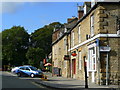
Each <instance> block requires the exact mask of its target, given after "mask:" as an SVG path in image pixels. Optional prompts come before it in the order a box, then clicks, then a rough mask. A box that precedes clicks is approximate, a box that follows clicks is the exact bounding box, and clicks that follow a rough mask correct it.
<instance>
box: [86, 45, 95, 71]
mask: <svg viewBox="0 0 120 90" xmlns="http://www.w3.org/2000/svg"><path fill="white" fill-rule="evenodd" d="M93 48H94V54H93V50H92V49H93ZM88 50H89V51H88V52H89V53H88V71H96V54H97V53H96V44H95V43H94V44H92V45H90V46H88ZM93 59H94V60H93ZM94 65H95V66H94Z"/></svg>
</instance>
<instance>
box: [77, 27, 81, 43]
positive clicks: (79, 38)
mask: <svg viewBox="0 0 120 90" xmlns="http://www.w3.org/2000/svg"><path fill="white" fill-rule="evenodd" d="M80 28H81V26H78V43H81V33H80Z"/></svg>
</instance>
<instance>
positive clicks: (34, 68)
mask: <svg viewBox="0 0 120 90" xmlns="http://www.w3.org/2000/svg"><path fill="white" fill-rule="evenodd" d="M30 69H31V70H34V71H36V70H38V69H37V68H36V67H30Z"/></svg>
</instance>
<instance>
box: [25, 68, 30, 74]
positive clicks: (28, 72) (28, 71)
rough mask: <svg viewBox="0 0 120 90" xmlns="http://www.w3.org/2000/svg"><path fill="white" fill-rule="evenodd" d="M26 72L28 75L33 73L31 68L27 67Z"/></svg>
mask: <svg viewBox="0 0 120 90" xmlns="http://www.w3.org/2000/svg"><path fill="white" fill-rule="evenodd" d="M25 72H26V74H27V75H30V74H31V71H30V69H29V67H25Z"/></svg>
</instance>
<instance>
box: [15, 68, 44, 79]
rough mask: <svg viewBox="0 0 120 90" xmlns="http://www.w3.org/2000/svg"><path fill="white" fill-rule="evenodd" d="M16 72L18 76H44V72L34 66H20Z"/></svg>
mask: <svg viewBox="0 0 120 90" xmlns="http://www.w3.org/2000/svg"><path fill="white" fill-rule="evenodd" d="M16 74H17V76H18V77H21V76H30V77H32V78H33V77H36V76H38V77H42V76H43V72H42V71H41V70H38V69H37V68H36V67H33V66H20V67H19V69H17V70H16Z"/></svg>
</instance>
